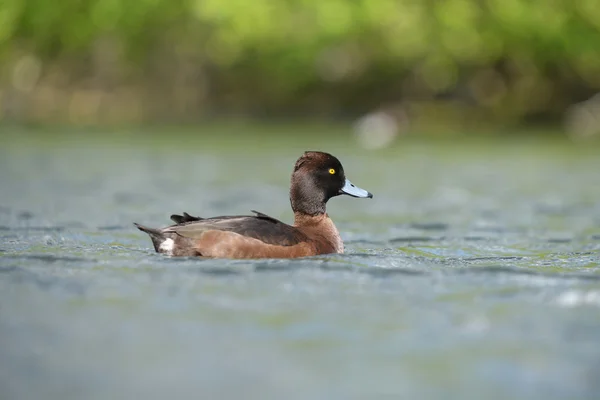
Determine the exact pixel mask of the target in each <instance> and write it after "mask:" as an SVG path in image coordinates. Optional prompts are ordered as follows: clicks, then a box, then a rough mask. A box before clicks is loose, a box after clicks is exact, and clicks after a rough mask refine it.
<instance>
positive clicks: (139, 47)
mask: <svg viewBox="0 0 600 400" xmlns="http://www.w3.org/2000/svg"><path fill="white" fill-rule="evenodd" d="M0 57H1V58H2V61H3V62H2V65H3V67H2V81H1V82H0V84H1V85H2V86H1V87H0V90H2V102H3V111H2V115H4V116H5V117H7V116H9V117H10V116H12V117H14V118H21V119H22V118H25V119H33V120H48V119H50V120H52V119H53V118H54V119H60V118H61V117H60V115H63V114H65V115H67V116H69V115H70V117H69V118H71V119H72V120H74V121H75V122H77V121H78V120H81V121H87V120H94V121H95V120H97V119H100V120H103V119H105V120H124V121H127V120H136V119H138V120H144V119H152V118H174V119H177V118H179V119H180V118H188V117H190V118H191V117H195V116H202V115H210V114H211V113H212V114H214V113H216V112H220V111H226V112H239V113H244V114H250V115H263V114H267V113H285V114H286V115H290V114H306V113H310V114H313V115H314V114H318V115H340V114H350V115H356V114H358V113H364V112H367V111H370V110H373V109H376V108H378V107H392V108H394V107H396V105H397V104H401V107H402V109H403V111H406V110H408V112H409V113H410V112H412V113H417V114H418V113H419V112H420V113H421V114H422V115H428V116H430V115H434V116H438V117H440V118H444V117H445V116H447V114H452V115H454V116H458V117H455V118H456V119H459V120H460V119H461V118H465V117H467V116H474V115H475V112H478V113H481V118H482V119H494V120H498V121H511V122H513V121H522V120H523V119H525V118H527V117H531V116H536V115H544V116H548V115H557V113H558V114H559V113H561V112H562V111H564V110H565V109H566V108H567V107H568V106H569V105H570V104H572V103H574V102H575V101H580V100H582V99H584V98H586V97H589V96H590V95H592V94H593V93H595V92H596V91H598V89H599V88H600V6H599V5H598V2H597V0H445V1H421V0H354V1H343V0H327V1H318V0H279V1H276V0H252V1H246V0H128V1H120V0H62V1H59V2H51V1H48V0H2V2H1V3H0ZM390 104H391V105H392V106H390ZM448 104H450V108H447V107H446V106H445V105H448ZM457 110H458V111H457Z"/></svg>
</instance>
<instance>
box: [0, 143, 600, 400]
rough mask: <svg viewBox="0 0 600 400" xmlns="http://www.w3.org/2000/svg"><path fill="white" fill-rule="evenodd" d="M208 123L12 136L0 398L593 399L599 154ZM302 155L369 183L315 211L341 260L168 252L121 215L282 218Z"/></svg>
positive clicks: (1, 167)
mask: <svg viewBox="0 0 600 400" xmlns="http://www.w3.org/2000/svg"><path fill="white" fill-rule="evenodd" d="M205 133H206V132H200V133H199V134H198V137H195V138H193V137H190V136H182V137H181V138H179V137H178V136H177V135H176V133H171V132H164V134H163V135H161V137H160V138H159V139H149V138H147V137H146V136H140V135H134V136H131V137H129V136H127V135H121V136H119V135H117V134H112V133H106V134H105V135H102V134H98V133H96V134H94V135H91V134H83V133H82V134H77V135H72V134H71V135H67V136H62V135H61V136H56V135H53V136H40V135H33V136H30V134H29V133H27V132H21V133H20V134H18V135H17V134H13V135H11V136H7V137H5V140H4V141H3V146H2V148H1V149H0V183H1V187H2V190H1V195H0V388H1V389H0V390H1V391H2V393H3V395H2V398H3V399H31V398H48V399H106V398H132V397H133V398H152V399H154V398H156V399H159V398H161V399H162V398H165V397H167V396H172V397H177V398H181V397H191V398H221V399H238V398H244V399H281V398H290V399H295V398H298V399H366V398H415V399H416V398H419V399H442V398H443V399H448V398H463V399H464V398H489V399H506V398H511V399H517V398H522V399H566V398H579V399H588V398H589V399H592V398H597V394H598V393H599V392H600V384H599V383H598V382H599V381H598V378H599V377H600V373H599V372H598V371H600V257H599V251H600V174H599V173H598V171H600V157H598V152H597V151H595V150H594V149H593V148H585V147H581V146H572V145H568V144H566V143H555V142H547V141H543V140H532V141H529V142H523V141H516V140H515V141H505V142H498V141H489V142H478V143H476V144H460V143H454V144H450V143H429V144H427V143H422V142H416V141H408V142H405V143H401V144H399V145H397V146H395V147H394V148H392V149H388V150H384V151H379V152H366V151H364V150H360V149H358V148H356V147H355V146H354V144H353V142H352V141H351V138H347V137H344V136H343V135H339V134H338V135H332V136H331V137H327V136H325V134H326V133H327V132H316V135H309V136H304V137H300V136H294V137H293V138H290V137H286V136H285V134H283V133H282V134H281V135H279V136H261V135H257V134H252V135H249V136H245V137H241V136H233V135H223V134H219V135H213V136H211V137H210V139H203V138H202V136H201V135H203V134H205ZM313 133H314V132H313ZM321 133H322V134H321ZM57 137H58V138H59V139H57ZM309 149H310V150H315V149H321V150H325V151H330V152H332V153H333V154H335V155H337V156H338V157H339V158H340V159H341V160H342V162H343V164H344V166H345V169H346V174H347V176H348V178H350V179H351V180H352V181H353V182H354V183H355V184H357V185H358V186H360V187H363V188H365V189H367V190H369V191H371V192H373V193H374V194H375V198H374V199H373V200H358V199H351V198H348V197H345V198H336V199H333V200H332V201H331V202H330V203H329V206H328V211H329V213H330V215H331V216H332V218H333V219H334V221H335V222H336V223H337V225H338V227H339V229H340V231H341V235H342V237H343V239H344V241H345V243H346V254H344V255H331V256H319V257H313V258H307V259H301V260H261V261H227V260H198V259H172V258H167V257H163V256H161V255H157V254H155V253H154V252H153V251H152V250H151V245H150V241H149V240H148V238H147V236H145V235H144V234H143V233H141V232H139V231H137V230H136V229H135V228H134V227H133V225H132V222H133V221H136V222H140V223H144V224H146V225H149V226H161V225H164V224H167V223H168V222H169V221H168V216H169V215H170V214H171V213H180V212H182V211H187V212H189V213H191V214H193V215H201V216H213V215H222V214H246V213H248V212H249V211H250V210H251V209H255V210H258V211H261V212H264V213H267V214H270V215H272V216H274V217H277V218H281V219H283V220H285V221H290V220H291V211H290V210H289V202H288V198H287V190H288V182H289V174H290V173H291V169H292V166H293V163H294V161H295V160H296V158H297V157H298V156H299V155H300V154H301V153H302V151H304V150H309ZM596 150H597V149H596Z"/></svg>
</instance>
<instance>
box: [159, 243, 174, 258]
mask: <svg viewBox="0 0 600 400" xmlns="http://www.w3.org/2000/svg"><path fill="white" fill-rule="evenodd" d="M174 245H175V241H174V240H173V239H167V240H165V241H164V242H162V243H161V244H160V247H159V248H158V249H159V250H160V251H163V252H165V253H166V254H167V255H169V256H172V255H173V246H174Z"/></svg>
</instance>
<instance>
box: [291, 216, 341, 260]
mask: <svg viewBox="0 0 600 400" xmlns="http://www.w3.org/2000/svg"><path fill="white" fill-rule="evenodd" d="M294 226H295V227H297V228H300V229H302V230H303V231H305V232H307V233H309V234H310V236H312V237H315V238H323V239H324V240H325V242H327V244H328V245H329V246H331V250H332V252H333V253H343V252H344V243H343V242H342V238H341V237H340V233H339V231H338V230H337V228H336V227H335V224H334V223H333V221H332V220H331V218H329V215H327V213H322V214H317V215H309V214H305V213H301V212H295V213H294ZM317 242H319V241H318V240H317Z"/></svg>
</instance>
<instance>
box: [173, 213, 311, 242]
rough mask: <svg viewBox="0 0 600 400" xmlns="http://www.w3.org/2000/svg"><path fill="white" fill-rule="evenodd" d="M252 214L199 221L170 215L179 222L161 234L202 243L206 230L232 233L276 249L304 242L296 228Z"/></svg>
mask: <svg viewBox="0 0 600 400" xmlns="http://www.w3.org/2000/svg"><path fill="white" fill-rule="evenodd" d="M252 212H254V213H255V214H256V216H250V215H240V216H223V217H214V218H199V217H192V216H190V215H189V214H187V213H184V215H183V216H175V217H181V218H175V219H174V218H173V216H172V217H171V219H173V220H174V221H175V222H178V221H181V222H179V223H178V224H176V225H172V226H170V227H167V228H165V229H163V232H164V233H176V234H177V235H179V236H182V237H185V238H188V239H193V240H201V239H202V238H203V236H204V235H205V234H206V233H207V232H209V231H221V232H232V233H235V234H237V235H241V236H244V237H247V238H253V239H257V240H260V241H261V242H263V243H265V244H269V245H278V246H294V245H296V244H299V243H302V242H304V241H306V240H307V236H306V235H305V234H304V233H303V232H301V231H300V230H298V229H296V228H295V227H293V226H291V225H288V224H286V223H284V222H281V221H279V220H278V219H276V218H273V217H270V216H268V215H266V214H263V213H260V212H258V211H252Z"/></svg>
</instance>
